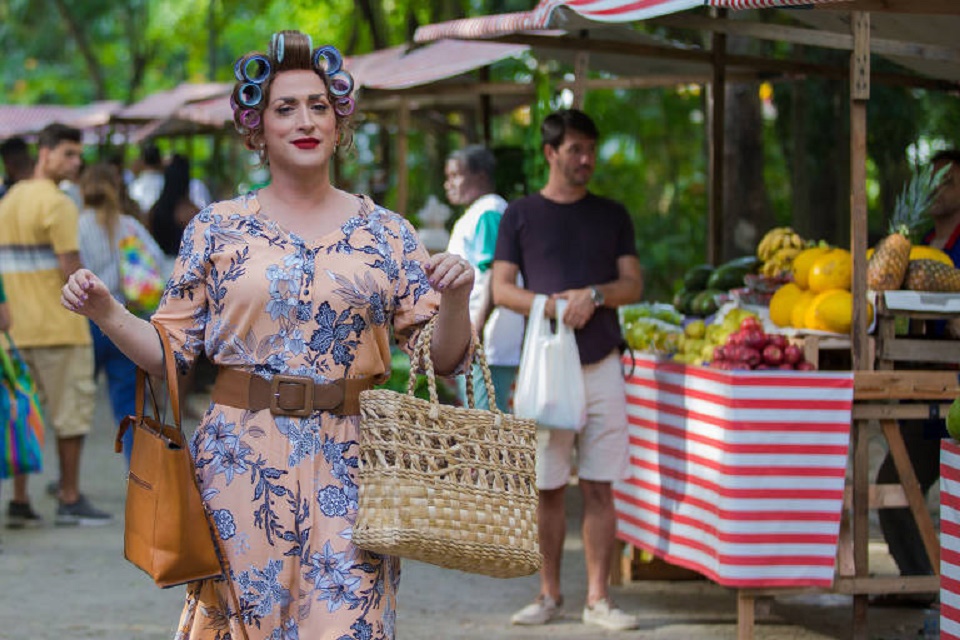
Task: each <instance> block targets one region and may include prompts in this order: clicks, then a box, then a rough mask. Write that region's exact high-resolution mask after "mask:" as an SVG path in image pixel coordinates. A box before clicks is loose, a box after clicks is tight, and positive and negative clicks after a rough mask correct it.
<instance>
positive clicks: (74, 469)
mask: <svg viewBox="0 0 960 640" xmlns="http://www.w3.org/2000/svg"><path fill="white" fill-rule="evenodd" d="M83 441H84V436H70V437H60V438H57V455H58V456H59V458H60V502H61V503H65V504H70V503H73V502H76V501H77V500H79V499H80V455H81V454H82V453H83Z"/></svg>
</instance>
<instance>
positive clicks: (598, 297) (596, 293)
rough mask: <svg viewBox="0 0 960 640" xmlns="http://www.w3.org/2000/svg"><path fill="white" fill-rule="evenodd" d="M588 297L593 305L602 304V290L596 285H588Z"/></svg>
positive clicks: (598, 305)
mask: <svg viewBox="0 0 960 640" xmlns="http://www.w3.org/2000/svg"><path fill="white" fill-rule="evenodd" d="M590 299H591V300H593V306H594V307H602V306H603V292H602V291H600V289H598V288H597V287H590Z"/></svg>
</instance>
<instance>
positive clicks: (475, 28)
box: [413, 0, 849, 42]
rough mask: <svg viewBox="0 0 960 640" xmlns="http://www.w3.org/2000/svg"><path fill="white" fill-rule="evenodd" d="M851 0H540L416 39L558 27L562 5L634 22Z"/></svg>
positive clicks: (428, 28)
mask: <svg viewBox="0 0 960 640" xmlns="http://www.w3.org/2000/svg"><path fill="white" fill-rule="evenodd" d="M848 1H849V0H540V4H539V5H537V7H536V8H535V9H533V10H532V11H522V12H518V13H504V14H500V15H493V16H482V17H478V18H465V19H461V20H451V21H449V22H438V23H436V24H428V25H424V26H422V27H420V28H419V29H417V31H416V33H415V34H414V36H413V39H414V41H415V42H433V41H434V40H440V39H442V38H461V39H468V40H469V39H480V38H495V37H497V36H500V35H506V34H510V33H517V32H520V31H540V30H546V29H553V28H557V27H558V26H559V25H557V24H555V20H554V16H555V13H554V12H555V11H556V10H557V9H559V8H561V7H564V8H566V9H569V10H571V11H573V12H575V13H577V14H579V15H580V16H581V17H583V18H585V19H587V20H592V21H595V22H611V23H612V22H634V21H637V20H648V19H650V18H656V17H657V16H663V15H667V14H671V13H677V12H680V11H686V10H688V9H693V8H695V7H717V8H724V9H765V8H785V7H798V6H804V5H813V4H825V3H830V2H848Z"/></svg>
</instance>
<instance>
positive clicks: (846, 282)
mask: <svg viewBox="0 0 960 640" xmlns="http://www.w3.org/2000/svg"><path fill="white" fill-rule="evenodd" d="M852 278H853V257H852V256H851V255H850V252H849V251H847V250H846V249H831V250H830V251H828V252H827V253H825V254H823V255H821V256H818V257H817V258H816V259H815V260H814V261H813V265H811V267H810V274H809V276H808V281H809V285H810V286H809V288H810V290H811V291H814V292H816V293H822V292H824V291H829V290H830V289H847V290H849V289H850V285H851V283H852Z"/></svg>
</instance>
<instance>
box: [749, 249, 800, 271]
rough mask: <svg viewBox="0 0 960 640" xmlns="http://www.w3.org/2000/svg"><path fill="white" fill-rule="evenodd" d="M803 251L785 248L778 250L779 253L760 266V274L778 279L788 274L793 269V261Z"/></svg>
mask: <svg viewBox="0 0 960 640" xmlns="http://www.w3.org/2000/svg"><path fill="white" fill-rule="evenodd" d="M801 251H803V249H796V248H794V247H783V248H782V249H777V252H776V253H775V254H773V256H771V257H770V259H769V260H767V261H766V262H764V263H763V264H762V265H760V273H761V274H763V275H765V276H771V277H776V276H779V275H783V274H784V273H788V272H790V271H791V269H792V268H793V259H794V258H796V257H797V255H798V254H799V253H800V252H801Z"/></svg>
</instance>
